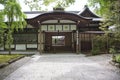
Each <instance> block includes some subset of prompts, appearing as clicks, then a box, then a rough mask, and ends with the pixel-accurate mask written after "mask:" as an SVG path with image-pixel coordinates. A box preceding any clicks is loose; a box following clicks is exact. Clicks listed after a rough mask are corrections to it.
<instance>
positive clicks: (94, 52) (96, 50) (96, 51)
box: [91, 48, 100, 55]
mask: <svg viewBox="0 0 120 80" xmlns="http://www.w3.org/2000/svg"><path fill="white" fill-rule="evenodd" d="M91 53H92V55H98V54H99V53H100V50H99V49H97V48H96V49H92V51H91Z"/></svg>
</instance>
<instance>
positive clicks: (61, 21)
mask: <svg viewBox="0 0 120 80" xmlns="http://www.w3.org/2000/svg"><path fill="white" fill-rule="evenodd" d="M60 23H75V22H74V21H71V20H60Z"/></svg>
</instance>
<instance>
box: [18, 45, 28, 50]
mask: <svg viewBox="0 0 120 80" xmlns="http://www.w3.org/2000/svg"><path fill="white" fill-rule="evenodd" d="M16 50H26V45H25V44H16Z"/></svg>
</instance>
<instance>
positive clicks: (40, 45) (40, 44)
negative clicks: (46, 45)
mask: <svg viewBox="0 0 120 80" xmlns="http://www.w3.org/2000/svg"><path fill="white" fill-rule="evenodd" d="M38 26H39V34H40V35H39V37H40V43H39V48H40V50H39V53H40V54H42V42H41V34H42V31H41V24H40V21H38Z"/></svg>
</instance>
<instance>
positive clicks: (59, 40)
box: [44, 32, 74, 53]
mask: <svg viewBox="0 0 120 80" xmlns="http://www.w3.org/2000/svg"><path fill="white" fill-rule="evenodd" d="M72 42H73V41H72V32H45V50H44V51H46V52H55V53H56V52H74V48H73V47H72V46H73V43H72Z"/></svg>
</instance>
